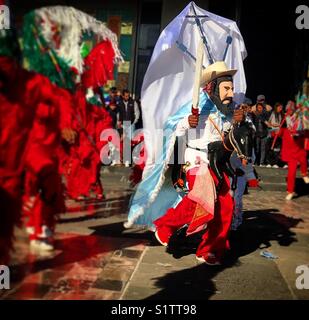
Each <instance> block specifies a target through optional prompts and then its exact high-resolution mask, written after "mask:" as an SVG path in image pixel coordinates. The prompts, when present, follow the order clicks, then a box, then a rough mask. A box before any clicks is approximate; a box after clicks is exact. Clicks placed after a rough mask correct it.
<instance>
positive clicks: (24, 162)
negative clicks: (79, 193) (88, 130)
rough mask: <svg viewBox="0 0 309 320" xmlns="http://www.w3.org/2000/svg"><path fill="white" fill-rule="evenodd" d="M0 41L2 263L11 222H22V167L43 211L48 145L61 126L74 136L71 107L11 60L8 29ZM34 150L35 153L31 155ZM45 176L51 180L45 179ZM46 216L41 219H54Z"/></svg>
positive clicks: (47, 195) (50, 193) (51, 162)
mask: <svg viewBox="0 0 309 320" xmlns="http://www.w3.org/2000/svg"><path fill="white" fill-rule="evenodd" d="M0 40H1V46H0V48H1V52H0V119H1V120H0V121H1V125H0V150H1V155H0V172H1V174H0V196H1V201H0V212H1V224H0V263H5V262H7V261H8V259H9V252H10V249H11V248H12V240H13V231H14V226H15V225H20V222H21V215H20V213H21V205H22V189H23V185H24V182H23V178H22V177H23V174H24V172H25V169H26V167H27V175H28V178H27V181H28V182H27V191H28V192H29V193H33V194H35V196H37V197H38V198H40V201H38V202H37V205H38V207H36V210H37V211H36V212H41V213H42V210H43V207H42V206H43V202H44V200H47V201H49V202H48V204H47V205H51V202H53V205H55V202H54V201H52V200H53V199H54V197H55V192H56V191H55V190H52V189H51V186H50V185H49V182H50V181H51V180H54V179H55V178H54V177H51V176H50V172H51V171H50V168H55V169H54V172H57V169H56V162H57V161H56V160H55V159H53V157H51V156H50V155H51V152H50V150H49V146H53V148H56V141H57V143H59V141H60V138H61V129H62V135H63V137H65V138H66V139H67V140H71V139H72V138H73V133H72V131H71V129H69V128H70V123H69V122H70V121H68V120H69V119H68V117H67V115H68V114H71V112H70V111H68V110H67V108H66V107H68V108H69V107H70V105H69V104H66V103H65V104H62V105H61V107H60V105H59V103H58V99H59V97H58V96H56V94H57V92H58V94H59V91H58V90H57V88H56V87H55V86H53V85H52V84H51V83H50V81H49V80H48V79H47V78H45V77H44V76H41V75H38V74H35V73H33V72H28V71H25V70H23V69H22V68H20V67H19V65H18V63H17V61H16V59H15V57H17V55H18V46H17V41H16V39H15V38H14V37H13V36H12V34H11V32H10V31H7V32H6V34H1V39H0ZM65 106H66V107H65ZM47 119H48V121H47ZM50 120H51V123H49V122H50ZM56 122H57V124H56ZM45 139H46V140H45ZM43 140H44V144H43V145H42V148H39V147H38V146H39V145H40V143H41V142H42V141H43ZM34 152H38V154H37V155H36V156H35V158H34V159H33V158H32V159H31V154H32V153H34ZM32 156H34V155H32ZM30 170H34V171H33V174H36V173H38V172H39V174H38V177H36V179H33V174H32V173H30V172H31V171H30ZM35 172H36V173H35ZM48 176H49V178H50V179H51V180H45V179H47V177H48ZM48 181H49V182H48ZM38 186H40V193H39V192H38V189H37V187H38ZM43 190H44V191H43ZM56 193H57V192H56ZM58 195H59V194H58V193H57V196H58ZM41 196H42V197H41ZM43 197H44V199H43ZM56 198H57V197H56ZM42 201H43V202H42ZM59 202H61V201H59ZM39 206H41V209H40V208H39ZM52 211H53V213H54V210H52ZM44 214H45V213H44ZM47 215H48V214H47V212H46V216H47ZM48 216H49V215H48ZM50 217H51V216H49V218H48V219H47V218H46V220H49V219H50V220H52V219H53V218H50ZM38 233H39V231H38Z"/></svg>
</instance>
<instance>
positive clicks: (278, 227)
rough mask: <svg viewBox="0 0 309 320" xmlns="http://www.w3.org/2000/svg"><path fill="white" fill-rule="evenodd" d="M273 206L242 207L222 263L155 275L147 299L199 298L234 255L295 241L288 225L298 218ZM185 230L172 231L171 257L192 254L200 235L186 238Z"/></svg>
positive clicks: (232, 261)
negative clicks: (239, 223)
mask: <svg viewBox="0 0 309 320" xmlns="http://www.w3.org/2000/svg"><path fill="white" fill-rule="evenodd" d="M276 211H277V210H276V209H269V210H257V211H246V212H245V213H244V223H243V225H242V226H241V228H240V229H239V230H238V231H237V232H232V233H231V235H230V245H231V250H230V251H229V252H228V253H227V254H226V257H225V259H224V261H223V265H222V266H216V267H214V266H207V265H205V264H202V265H198V266H197V267H194V268H190V269H185V270H181V271H177V272H173V273H169V274H167V275H165V276H164V277H162V278H158V279H157V281H156V283H155V285H156V287H159V288H161V289H162V290H161V291H160V292H158V293H156V294H154V295H152V296H150V297H148V298H147V299H149V300H155V299H165V298H169V299H170V298H171V297H174V298H175V299H203V300H207V299H208V298H209V297H210V296H212V295H213V294H215V292H216V287H215V283H214V282H213V281H212V278H214V277H215V276H216V275H217V274H218V273H220V272H221V271H223V270H224V269H226V268H231V267H233V266H235V265H237V264H239V261H238V258H239V257H241V256H245V255H248V254H250V253H252V252H255V251H256V250H259V249H263V248H269V247H270V246H271V243H270V241H277V242H278V244H279V245H281V246H289V245H291V244H292V243H293V242H295V241H297V239H296V237H295V233H293V232H291V231H290V230H289V229H290V228H292V227H295V226H296V225H297V224H298V223H299V222H300V221H301V219H293V218H288V217H286V216H284V215H282V214H279V213H276ZM184 235H185V230H181V231H180V232H179V233H178V234H175V235H173V237H172V238H171V241H170V246H169V248H167V252H168V253H170V254H172V255H173V257H174V258H176V259H179V258H181V257H183V256H186V255H189V254H194V253H195V251H196V248H197V245H198V243H199V239H200V237H201V235H196V236H195V237H194V238H193V237H188V238H186V237H185V236H184Z"/></svg>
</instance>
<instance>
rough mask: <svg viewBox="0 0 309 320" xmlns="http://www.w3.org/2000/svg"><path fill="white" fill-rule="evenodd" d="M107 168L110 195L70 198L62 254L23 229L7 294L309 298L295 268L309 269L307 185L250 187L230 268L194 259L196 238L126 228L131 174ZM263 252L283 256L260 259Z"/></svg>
mask: <svg viewBox="0 0 309 320" xmlns="http://www.w3.org/2000/svg"><path fill="white" fill-rule="evenodd" d="M273 170H274V169H273ZM102 171H103V172H102V173H103V174H102V179H103V183H104V188H105V194H106V199H105V200H103V201H100V202H94V201H84V202H80V203H76V202H72V201H68V203H67V204H68V208H69V209H68V212H67V213H65V214H63V215H62V216H61V221H60V223H59V225H58V227H57V237H56V250H55V252H53V253H52V254H48V255H42V254H40V253H38V252H33V251H31V250H29V246H28V244H27V240H26V235H25V233H24V232H23V231H20V230H17V241H16V245H15V248H16V250H15V253H14V254H13V259H12V263H11V267H10V269H11V290H8V291H3V290H0V299H87V300H88V299H89V300H90V299H96V300H97V299H103V300H108V299H113V300H117V299H124V300H127V299H132V300H134V299H138V300H141V299H211V300H221V299H249V300H251V299H275V300H276V299H309V290H298V289H297V288H296V286H295V280H296V277H297V276H298V275H297V274H296V273H295V269H296V267H297V266H298V265H308V266H309V197H308V194H309V192H308V191H309V190H308V189H306V190H305V189H304V186H303V190H302V191H303V193H302V196H301V197H299V198H296V199H295V200H293V201H291V202H286V201H285V200H284V197H285V193H284V192H280V191H279V192H276V191H259V190H250V193H249V194H248V195H246V196H245V197H244V209H245V214H244V217H245V221H244V224H243V226H242V228H241V230H240V231H239V232H238V233H236V234H233V235H232V236H231V244H232V250H231V252H230V253H229V255H228V256H227V257H226V261H225V264H224V266H221V267H208V266H206V265H204V264H198V263H197V261H196V260H195V256H194V250H192V247H193V248H194V245H195V242H194V241H193V240H192V243H191V246H190V247H189V248H188V246H187V247H183V248H182V249H183V250H179V251H178V252H176V251H174V252H172V253H167V252H166V249H165V248H164V247H162V246H160V245H158V243H157V242H156V240H155V239H154V237H153V234H152V233H150V232H148V231H145V230H143V229H129V230H126V229H124V228H123V222H124V221H125V219H126V213H127V207H128V203H129V198H130V195H131V194H132V192H133V189H132V188H131V187H130V184H129V182H128V175H129V172H130V171H129V170H128V169H126V168H107V167H105V168H104V169H103V170H102ZM271 174H272V173H271V171H269V175H270V176H271ZM262 250H268V251H270V252H272V253H273V254H275V255H276V256H278V259H275V260H268V259H266V258H264V257H261V256H260V252H261V251H262Z"/></svg>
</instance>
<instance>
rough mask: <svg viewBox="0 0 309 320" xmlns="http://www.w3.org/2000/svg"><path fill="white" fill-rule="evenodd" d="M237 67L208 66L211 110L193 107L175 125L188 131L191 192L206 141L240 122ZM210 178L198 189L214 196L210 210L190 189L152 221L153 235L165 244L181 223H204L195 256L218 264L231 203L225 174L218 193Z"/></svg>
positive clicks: (205, 82)
mask: <svg viewBox="0 0 309 320" xmlns="http://www.w3.org/2000/svg"><path fill="white" fill-rule="evenodd" d="M236 71H237V70H235V69H228V68H227V66H226V64H225V63H224V62H223V61H218V62H215V63H213V64H212V65H210V66H208V67H207V68H206V69H205V70H204V72H203V74H202V79H201V83H200V86H201V87H202V88H204V91H206V93H205V94H207V95H208V96H209V97H210V99H211V101H212V102H213V103H214V104H215V107H216V108H215V109H214V112H212V113H210V114H205V115H203V112H201V115H199V114H198V110H194V109H193V108H192V113H193V114H192V115H189V116H186V117H185V118H183V119H182V120H181V121H180V122H179V123H178V125H177V129H176V132H177V135H184V134H185V133H186V132H187V130H189V131H190V132H189V137H188V142H187V148H186V151H185V161H186V179H187V183H188V188H189V191H190V192H191V191H192V190H193V189H194V188H195V187H196V183H197V184H199V183H198V182H196V181H197V176H198V175H199V174H201V173H200V171H199V170H200V167H201V166H202V165H203V164H207V163H208V154H207V147H208V145H209V143H211V142H214V141H221V140H222V139H223V135H224V133H226V132H227V131H228V130H229V129H230V127H231V124H232V122H233V121H234V122H241V121H243V120H244V112H243V110H242V109H239V110H235V109H234V106H235V105H234V103H233V96H234V93H233V89H234V87H233V78H232V77H233V76H234V75H235V73H236ZM193 128H194V129H193ZM206 170H207V169H206ZM206 172H207V171H206ZM210 175H211V178H212V179H213V180H214V183H215V184H217V183H218V181H217V179H216V177H215V176H214V174H213V173H212V172H210ZM206 177H207V175H206V176H202V179H206ZM211 178H210V180H209V181H210V184H208V185H203V187H202V189H203V190H200V192H201V197H206V199H205V202H206V203H207V202H208V201H209V199H210V198H211V197H217V201H216V204H215V205H214V210H213V212H211V210H209V209H208V208H209V207H208V206H207V204H206V206H202V205H200V202H197V201H194V200H193V199H196V198H192V197H191V196H190V192H189V194H188V195H186V196H185V197H183V199H182V200H181V202H180V203H179V204H178V205H177V206H176V207H175V208H170V209H168V210H167V211H166V213H165V214H164V215H163V216H162V217H160V218H159V219H157V220H156V221H154V224H155V226H156V233H155V235H156V238H157V239H158V241H159V242H160V243H161V244H162V245H165V246H167V245H168V242H169V239H170V237H171V235H172V234H173V233H174V232H175V231H177V229H179V228H180V227H182V226H183V225H185V224H188V225H190V227H189V229H190V228H191V230H193V229H194V230H193V232H195V231H196V230H201V229H200V228H201V226H202V225H205V224H207V229H206V231H205V233H204V234H203V237H202V242H201V243H200V245H199V247H198V249H197V252H196V257H197V259H198V260H199V261H202V262H206V263H207V264H209V265H218V264H220V263H221V259H222V258H223V254H224V252H225V250H226V249H228V248H229V243H228V234H229V230H230V226H231V222H232V216H233V209H234V203H233V199H232V197H231V195H230V192H229V191H230V185H229V179H228V177H227V176H226V175H225V176H224V181H223V185H222V186H221V188H220V190H219V191H218V195H214V192H215V191H214V189H211V188H210V186H211ZM201 186H202V185H201ZM202 194H203V195H202ZM192 225H193V227H192ZM193 232H192V233H193ZM187 234H188V232H187Z"/></svg>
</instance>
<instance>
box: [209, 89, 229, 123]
mask: <svg viewBox="0 0 309 320" xmlns="http://www.w3.org/2000/svg"><path fill="white" fill-rule="evenodd" d="M211 100H212V101H213V103H214V104H215V105H216V107H217V108H218V110H219V111H220V112H221V113H223V114H224V115H225V116H226V117H227V118H231V117H232V116H233V111H234V103H233V100H232V99H224V100H223V101H221V100H220V98H219V97H218V96H216V95H213V96H212V97H211ZM225 101H228V103H226V104H225V103H223V102H225Z"/></svg>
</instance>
